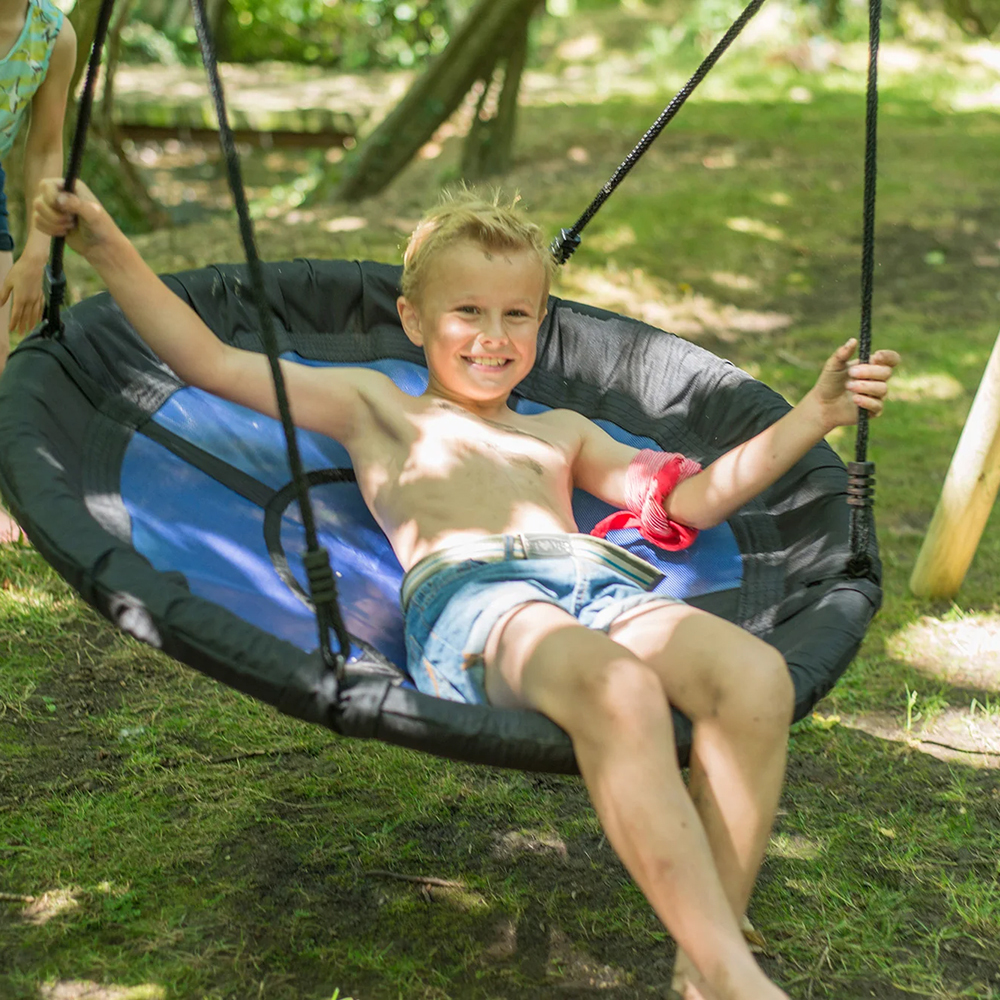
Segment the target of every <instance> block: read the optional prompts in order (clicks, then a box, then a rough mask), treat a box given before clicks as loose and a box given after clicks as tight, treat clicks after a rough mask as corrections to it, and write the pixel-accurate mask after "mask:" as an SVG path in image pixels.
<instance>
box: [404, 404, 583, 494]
mask: <svg viewBox="0 0 1000 1000" xmlns="http://www.w3.org/2000/svg"><path fill="white" fill-rule="evenodd" d="M547 430H548V429H547V428H544V427H538V428H534V427H532V428H530V429H527V428H521V427H507V426H504V425H501V424H498V423H493V422H491V421H485V420H482V419H479V418H475V417H470V416H466V415H463V414H452V413H447V412H446V413H443V414H435V415H433V416H432V417H431V418H428V419H423V420H419V421H417V422H416V424H415V432H416V433H415V434H414V436H413V438H412V440H411V442H410V446H409V448H408V449H407V453H406V456H405V460H404V462H403V467H402V468H401V469H400V485H405V484H406V483H407V482H416V481H421V480H426V479H427V478H432V479H433V478H437V477H442V478H445V479H447V478H451V479H452V480H453V481H455V482H459V481H462V482H472V481H474V482H475V483H476V484H477V485H482V486H484V487H490V486H492V487H494V488H496V489H499V490H503V489H504V488H505V487H506V486H509V485H512V484H517V485H519V486H522V487H523V486H525V485H528V484H531V483H538V484H539V485H543V484H551V483H553V482H554V481H560V480H562V479H563V478H564V477H566V476H568V474H569V460H568V457H567V454H566V449H565V447H564V445H563V443H562V442H561V441H559V440H558V438H555V439H553V437H552V435H551V433H546V432H547Z"/></svg>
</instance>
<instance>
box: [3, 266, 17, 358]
mask: <svg viewBox="0 0 1000 1000" xmlns="http://www.w3.org/2000/svg"><path fill="white" fill-rule="evenodd" d="M13 266H14V255H13V254H12V253H11V252H10V251H9V250H0V287H2V286H3V283H4V282H5V281H6V280H7V275H8V274H9V273H10V269H11V268H12V267H13ZM10 306H11V300H10V299H9V298H8V299H7V301H6V302H5V303H4V304H3V305H2V306H0V374H2V373H3V368H4V365H5V364H6V363H7V356H8V355H9V354H10V332H9V331H10Z"/></svg>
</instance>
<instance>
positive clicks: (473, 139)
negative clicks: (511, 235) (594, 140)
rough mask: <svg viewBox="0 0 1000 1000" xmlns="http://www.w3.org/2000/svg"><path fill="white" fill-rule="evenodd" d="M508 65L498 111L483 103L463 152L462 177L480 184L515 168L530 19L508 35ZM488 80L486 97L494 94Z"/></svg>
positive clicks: (505, 57) (525, 20) (505, 65)
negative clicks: (480, 181)
mask: <svg viewBox="0 0 1000 1000" xmlns="http://www.w3.org/2000/svg"><path fill="white" fill-rule="evenodd" d="M501 58H502V59H503V62H504V74H503V89H502V90H501V91H500V97H499V100H498V101H497V105H496V110H495V111H493V113H492V114H491V113H490V111H491V109H490V108H489V107H488V106H487V105H486V102H485V101H484V102H481V103H480V107H479V108H478V109H477V113H476V116H475V118H474V119H473V120H472V128H471V129H470V130H469V134H468V135H467V136H466V138H465V146H464V147H463V149H462V176H463V177H464V178H465V179H466V180H470V181H477V180H483V179H484V178H487V177H495V176H497V175H498V174H504V173H506V172H507V171H508V170H509V169H510V166H511V161H512V160H513V152H514V132H515V127H516V124H517V95H518V92H519V91H520V89H521V75H522V74H523V73H524V64H525V62H526V61H527V58H528V19H527V18H525V19H524V20H523V21H520V22H518V23H517V24H515V25H514V27H513V28H512V29H511V32H510V34H509V35H508V36H507V45H506V53H505V54H504V55H503V56H502V57H501ZM494 74H495V70H494V73H491V74H490V78H489V79H486V80H484V81H483V82H484V84H485V89H484V91H483V96H484V98H486V97H487V95H488V94H489V91H490V85H491V82H492V76H493V75H494Z"/></svg>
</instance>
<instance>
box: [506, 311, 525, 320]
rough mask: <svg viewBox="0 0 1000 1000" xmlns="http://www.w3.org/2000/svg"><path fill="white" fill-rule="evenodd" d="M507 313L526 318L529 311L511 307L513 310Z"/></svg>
mask: <svg viewBox="0 0 1000 1000" xmlns="http://www.w3.org/2000/svg"><path fill="white" fill-rule="evenodd" d="M507 315H508V316H516V317H517V318H518V319H526V318H527V316H528V313H527V312H526V311H525V310H524V309H511V311H510V312H509V313H507Z"/></svg>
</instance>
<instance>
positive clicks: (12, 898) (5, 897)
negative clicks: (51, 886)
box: [0, 892, 35, 903]
mask: <svg viewBox="0 0 1000 1000" xmlns="http://www.w3.org/2000/svg"><path fill="white" fill-rule="evenodd" d="M33 902H35V897H34V896H21V895H18V893H16V892H0V903H33Z"/></svg>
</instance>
